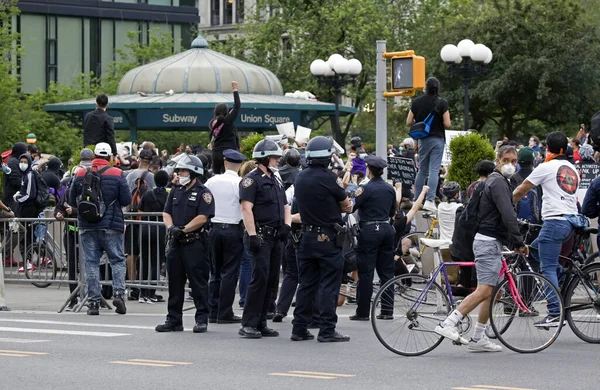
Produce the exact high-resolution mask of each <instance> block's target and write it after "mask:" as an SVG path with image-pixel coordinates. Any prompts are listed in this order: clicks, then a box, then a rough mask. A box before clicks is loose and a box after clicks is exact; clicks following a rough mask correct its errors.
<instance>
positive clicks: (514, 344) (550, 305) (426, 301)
mask: <svg viewBox="0 0 600 390" xmlns="http://www.w3.org/2000/svg"><path fill="white" fill-rule="evenodd" d="M420 241H421V243H422V244H423V245H426V246H428V247H430V248H432V249H433V250H434V258H435V260H436V262H437V264H439V265H438V266H437V267H436V268H435V270H434V271H433V272H432V274H431V275H430V277H425V276H421V275H411V274H405V275H399V276H396V277H394V278H393V279H390V280H389V281H388V282H387V283H385V284H384V285H383V286H382V287H381V288H380V290H379V292H378V293H377V295H376V296H375V299H374V301H373V305H372V307H371V324H372V326H373V330H374V332H375V335H376V336H377V339H379V341H380V342H381V343H382V344H383V345H384V346H385V347H386V348H387V349H389V350H390V351H392V352H394V353H397V354H399V355H403V356H419V355H423V354H425V353H428V352H430V351H432V350H433V349H435V348H436V347H437V346H438V345H440V344H441V342H442V341H443V340H444V337H442V336H440V335H438V334H437V333H435V332H434V328H435V327H436V325H438V324H439V323H440V322H442V321H443V320H444V318H446V316H447V315H448V314H449V313H450V312H451V311H452V310H454V309H455V308H456V307H457V306H458V304H459V303H460V301H456V300H455V298H454V296H453V294H452V288H451V286H450V283H449V281H448V274H447V272H446V267H448V266H460V267H472V266H475V263H471V262H454V263H444V262H443V261H442V259H441V254H440V247H442V246H444V245H446V244H449V242H448V241H445V240H432V239H424V238H421V240H420ZM502 255H503V259H502V270H501V272H500V276H501V279H500V282H499V283H498V285H497V286H496V287H495V288H494V292H493V294H492V303H491V305H490V324H491V328H492V330H493V332H494V334H495V337H497V338H498V340H500V342H501V343H502V344H504V345H505V346H506V347H507V348H509V349H511V350H513V351H516V352H520V353H533V352H539V351H542V350H544V349H546V348H548V347H549V346H550V345H552V343H553V342H554V341H555V340H556V338H557V337H558V335H559V334H560V331H561V329H562V326H563V322H564V317H565V313H564V307H563V303H562V300H561V298H560V297H561V295H560V292H559V290H558V289H557V288H556V287H555V286H554V285H553V284H552V282H550V280H548V279H547V278H546V277H544V276H543V275H540V274H538V273H535V272H529V271H524V272H521V271H520V270H518V269H517V266H516V264H517V262H507V261H506V259H507V257H509V256H513V255H514V253H513V252H511V251H504V252H503V253H502ZM442 276H443V279H444V283H443V284H442V283H441V279H442ZM378 311H379V312H378ZM549 314H550V315H552V316H558V318H559V320H558V321H557V323H556V326H555V327H543V326H540V325H539V324H536V322H538V321H539V320H541V319H543V318H545V317H546V316H547V315H549ZM471 322H472V320H471V318H470V317H469V316H466V317H465V318H464V319H463V320H462V321H461V323H459V324H458V328H459V332H460V333H461V334H466V333H467V332H468V331H469V330H470V328H471V325H472V324H471ZM453 343H454V344H455V345H460V343H457V342H453Z"/></svg>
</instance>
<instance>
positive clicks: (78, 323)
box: [0, 318, 154, 330]
mask: <svg viewBox="0 0 600 390" xmlns="http://www.w3.org/2000/svg"><path fill="white" fill-rule="evenodd" d="M0 322H22V323H25V324H42V325H68V326H89V327H90V328H124V329H144V330H154V326H143V325H119V324H98V323H87V322H69V321H50V320H27V319H16V318H10V319H9V318H0Z"/></svg>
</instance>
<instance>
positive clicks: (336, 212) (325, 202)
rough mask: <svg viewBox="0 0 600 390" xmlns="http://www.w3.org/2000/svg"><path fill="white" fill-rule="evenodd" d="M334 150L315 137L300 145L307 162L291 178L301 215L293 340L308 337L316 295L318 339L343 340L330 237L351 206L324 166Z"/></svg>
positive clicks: (338, 255) (336, 260)
mask: <svg viewBox="0 0 600 390" xmlns="http://www.w3.org/2000/svg"><path fill="white" fill-rule="evenodd" d="M334 152H335V147H334V145H333V140H332V139H331V138H327V137H315V138H313V139H312V140H310V142H309V143H308V145H307V146H306V161H307V163H308V167H307V168H306V169H304V170H303V171H301V172H300V173H299V174H298V177H297V178H296V181H295V183H294V188H295V196H296V202H297V205H298V211H299V213H300V218H301V220H302V231H303V232H304V234H303V236H302V242H301V245H300V247H299V248H298V252H297V257H298V272H299V279H300V287H299V288H298V292H297V293H296V309H295V310H294V320H293V322H292V323H293V328H292V337H291V339H292V340H293V341H302V340H312V339H314V336H313V335H312V334H311V333H310V332H309V331H308V325H309V324H310V323H311V322H312V316H313V315H312V314H313V312H312V305H313V301H314V299H315V297H316V296H317V294H318V298H317V301H318V304H319V314H320V322H319V326H320V330H319V335H318V340H319V341H320V342H339V341H349V340H350V337H349V336H344V335H341V334H340V333H338V332H337V331H336V330H335V327H336V323H337V315H336V313H335V311H336V308H337V298H338V294H339V291H340V284H341V282H342V270H343V267H344V259H343V257H342V248H341V245H340V243H339V242H336V237H337V233H338V230H336V227H337V228H340V227H341V225H342V212H351V211H352V202H351V201H350V199H348V197H347V196H346V192H345V191H344V188H343V185H342V182H341V180H339V179H337V177H336V175H335V174H334V173H333V172H331V171H330V170H329V169H328V166H329V164H330V163H331V155H332V154H333V153H334Z"/></svg>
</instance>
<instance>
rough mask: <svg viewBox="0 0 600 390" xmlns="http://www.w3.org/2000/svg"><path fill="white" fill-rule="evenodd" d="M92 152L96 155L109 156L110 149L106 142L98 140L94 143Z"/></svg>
mask: <svg viewBox="0 0 600 390" xmlns="http://www.w3.org/2000/svg"><path fill="white" fill-rule="evenodd" d="M94 154H95V155H96V156H98V157H109V156H110V155H111V154H112V149H111V147H110V145H109V144H107V143H106V142H100V143H99V144H97V145H96V148H95V149H94Z"/></svg>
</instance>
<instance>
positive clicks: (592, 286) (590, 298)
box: [565, 263, 600, 344]
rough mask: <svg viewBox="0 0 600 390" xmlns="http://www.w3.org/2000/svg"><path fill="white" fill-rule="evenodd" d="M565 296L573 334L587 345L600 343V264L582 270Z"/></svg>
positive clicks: (566, 311)
mask: <svg viewBox="0 0 600 390" xmlns="http://www.w3.org/2000/svg"><path fill="white" fill-rule="evenodd" d="M581 271H582V273H583V276H582V277H579V276H576V277H574V278H573V279H572V280H571V282H570V283H569V286H568V287H567V292H566V294H565V316H566V317H567V322H568V323H569V326H570V327H571V329H572V330H573V333H575V334H576V335H577V337H579V338H580V339H582V340H583V341H585V342H587V343H594V344H598V343H600V264H599V263H595V264H591V265H589V266H587V267H585V268H583V269H582V270H581Z"/></svg>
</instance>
